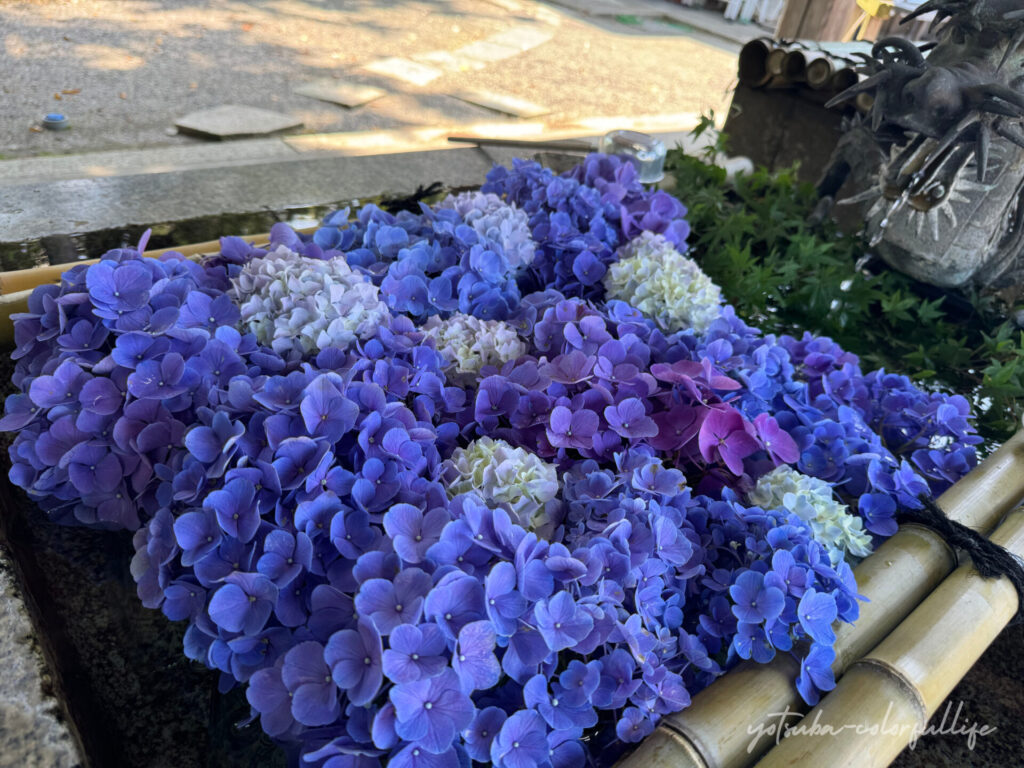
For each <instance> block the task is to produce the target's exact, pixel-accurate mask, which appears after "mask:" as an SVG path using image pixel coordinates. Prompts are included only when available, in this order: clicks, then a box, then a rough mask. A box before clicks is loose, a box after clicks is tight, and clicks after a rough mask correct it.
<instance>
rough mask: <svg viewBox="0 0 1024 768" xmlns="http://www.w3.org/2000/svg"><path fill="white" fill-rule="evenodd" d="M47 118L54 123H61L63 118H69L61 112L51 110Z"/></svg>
mask: <svg viewBox="0 0 1024 768" xmlns="http://www.w3.org/2000/svg"><path fill="white" fill-rule="evenodd" d="M46 119H47V120H49V121H50V122H53V123H59V122H60V121H61V120H66V119H67V118H66V117H64V115H62V114H61V113H60V112H51V113H50V114H48V115H47V116H46Z"/></svg>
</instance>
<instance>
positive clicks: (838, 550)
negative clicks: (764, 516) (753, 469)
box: [749, 466, 871, 565]
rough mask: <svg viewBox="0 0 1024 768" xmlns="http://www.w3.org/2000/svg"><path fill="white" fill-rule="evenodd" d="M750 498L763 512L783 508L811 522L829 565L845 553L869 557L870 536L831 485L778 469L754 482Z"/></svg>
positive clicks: (836, 562)
mask: <svg viewBox="0 0 1024 768" xmlns="http://www.w3.org/2000/svg"><path fill="white" fill-rule="evenodd" d="M749 499H750V502H751V503H752V504H756V505H757V506H759V507H761V508H762V509H780V508H781V509H785V510H786V511H787V512H792V513H793V514H795V515H796V516H797V517H799V518H800V519H801V520H805V521H807V522H808V523H810V525H811V531H812V532H813V534H814V538H815V540H817V541H818V543H820V544H821V545H822V546H823V547H825V549H826V550H827V551H828V555H829V559H830V560H831V561H832V565H838V564H839V562H840V561H841V560H843V559H844V557H845V556H846V553H849V554H851V555H854V556H855V557H867V556H868V555H870V554H871V536H870V535H869V534H868V533H867V531H865V530H864V521H863V520H861V518H860V517H858V516H857V515H853V514H850V512H849V510H848V509H847V507H846V505H845V504H840V503H839V502H838V501H836V499H835V496H834V495H833V494H832V486H830V485H829V484H828V483H826V482H825V481H824V480H820V479H818V478H816V477H809V476H807V475H804V474H801V473H800V472H797V471H796V470H795V469H793V468H791V467H787V466H781V467H777V468H776V469H774V470H772V471H771V472H769V473H768V474H767V475H764V476H763V477H762V478H761V479H760V480H758V481H757V487H756V488H755V489H754V490H753V491H751V492H750V494H749Z"/></svg>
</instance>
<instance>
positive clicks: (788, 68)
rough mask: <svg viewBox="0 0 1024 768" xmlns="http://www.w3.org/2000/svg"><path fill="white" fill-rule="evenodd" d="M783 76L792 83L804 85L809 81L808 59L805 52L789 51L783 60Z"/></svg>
mask: <svg viewBox="0 0 1024 768" xmlns="http://www.w3.org/2000/svg"><path fill="white" fill-rule="evenodd" d="M782 76H783V78H785V80H786V81H787V82H790V83H794V84H796V83H803V82H806V80H807V57H806V56H805V55H804V52H803V51H799V50H796V51H789V52H788V53H787V54H786V57H785V58H784V59H783V60H782Z"/></svg>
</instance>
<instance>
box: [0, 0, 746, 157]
mask: <svg viewBox="0 0 1024 768" xmlns="http://www.w3.org/2000/svg"><path fill="white" fill-rule="evenodd" d="M624 21H625V22H629V21H631V20H630V19H628V18H624ZM514 27H515V28H519V27H526V28H531V29H535V30H541V31H544V32H546V33H550V34H551V35H552V38H551V40H550V41H548V42H546V43H543V44H541V45H539V46H538V47H535V48H533V49H531V50H529V51H526V52H524V53H520V54H518V55H516V56H514V57H512V58H510V59H506V60H504V61H498V62H493V63H489V64H483V65H482V66H481V68H480V69H477V70H473V71H445V72H444V73H443V74H442V75H441V76H440V77H438V78H437V79H436V80H434V81H433V82H431V83H429V84H428V85H426V86H422V87H417V86H413V85H409V84H407V83H403V82H400V81H395V80H390V79H387V78H382V77H380V76H376V75H373V74H372V73H369V72H366V71H362V70H360V67H362V66H363V65H365V64H367V63H369V62H371V61H373V60H375V59H380V58H385V57H390V56H404V57H416V56H420V55H423V54H428V53H432V52H451V51H454V50H456V49H458V48H460V47H461V46H464V45H467V44H471V43H474V42H478V41H482V40H484V39H485V38H488V37H489V36H491V35H493V34H497V33H501V32H505V31H508V30H510V29H512V28H514ZM735 54H736V51H735V50H730V47H729V46H728V45H727V44H723V43H716V42H714V40H713V39H711V38H707V39H698V38H695V37H692V36H688V35H687V34H686V30H684V29H682V28H680V27H679V26H672V25H670V24H668V23H659V22H650V21H646V22H645V23H644V24H643V25H642V26H636V25H634V24H630V23H622V22H616V21H615V20H609V19H604V20H602V21H601V23H600V24H592V23H589V22H588V21H587V20H585V19H583V18H581V17H577V16H574V15H573V14H571V13H570V12H568V11H564V10H562V9H559V8H558V7H557V6H547V5H544V4H541V3H537V2H531V1H530V0H438V1H437V2H423V1H422V0H395V1H394V2H388V3H374V2H367V1H362V0H347V1H346V0H267V1H260V0H250V1H249V2H213V1H210V0H207V1H206V2H202V1H199V2H196V1H189V2H182V0H124V1H123V2H116V3H114V2H109V1H108V0H50V1H44V0H35V1H34V2H29V1H26V0H21V1H20V2H5V3H3V4H0V71H2V72H3V74H4V77H3V79H2V81H0V156H6V157H14V156H26V155H41V154H47V153H64V152H73V151H86V150H100V149H121V148H127V147H140V146H158V145H167V144H186V143H188V142H194V141H197V140H196V139H191V138H188V137H184V136H177V135H173V132H174V129H173V123H174V120H175V119H176V118H178V117H181V116H183V115H185V114H186V113H188V112H191V111H194V110H197V109H201V108H205V107H211V106H216V105H219V104H225V103H234V104H247V105H251V106H258V107H264V108H267V109H273V110H277V111H281V112H285V113H288V114H291V115H294V116H295V117H298V118H300V119H302V120H303V121H304V122H305V129H304V130H305V131H307V132H327V131H353V130H372V129H386V128H397V127H401V126H403V125H436V124H452V123H461V122H479V121H488V120H493V121H496V122H500V121H502V120H512V119H513V118H507V117H503V116H500V115H497V114H496V113H494V112H491V111H488V110H486V109H483V108H480V107H475V106H472V105H469V104H466V103H464V102H462V101H459V100H457V99H455V98H453V97H451V96H450V95H447V94H450V93H451V92H453V91H455V90H458V89H460V88H466V87H472V88H476V89H488V90H492V91H498V92H501V93H504V94H508V95H511V96H516V97H519V98H525V99H529V100H530V101H533V102H536V103H540V104H543V105H545V106H548V107H550V108H551V109H552V110H553V111H552V114H551V115H550V116H548V117H547V118H545V119H546V121H547V122H548V123H549V124H553V125H556V126H557V124H558V123H560V122H570V121H575V120H578V119H580V118H583V117H597V116H611V115H631V114H637V115H639V114H645V115H649V114H663V113H681V112H693V113H697V112H702V111H706V110H708V109H714V110H716V111H718V112H719V113H722V112H724V110H725V108H726V106H727V104H728V101H729V94H728V89H729V87H730V85H731V83H732V81H733V79H734V78H733V75H734V72H735V69H736V63H735ZM319 78H337V79H339V80H345V81H349V82H358V83H367V84H371V85H377V86H380V87H383V88H386V89H387V90H388V91H389V95H388V96H386V97H384V98H382V99H379V100H378V101H375V102H373V103H371V104H368V105H366V106H364V107H361V108H357V109H354V110H347V109H345V108H343V107H338V106H334V105H331V104H326V103H322V102H318V101H315V100H313V99H310V98H307V97H304V96H299V95H297V94H294V93H292V89H293V88H294V87H295V86H297V85H299V84H301V83H303V82H307V81H309V80H313V79H319ZM57 96H59V97H60V98H59V99H58V98H56V97H57ZM51 111H60V112H64V113H65V114H66V115H67V116H68V118H69V120H70V122H71V124H72V128H71V130H69V131H66V132H62V133H52V132H38V131H39V129H38V122H39V121H40V120H41V119H42V116H43V115H44V114H46V113H47V112H51Z"/></svg>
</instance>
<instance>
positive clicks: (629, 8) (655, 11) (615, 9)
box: [551, 0, 664, 18]
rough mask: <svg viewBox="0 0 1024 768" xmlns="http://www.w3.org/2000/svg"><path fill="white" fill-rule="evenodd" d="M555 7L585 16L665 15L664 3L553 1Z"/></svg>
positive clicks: (611, 0) (586, 0)
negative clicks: (558, 6)
mask: <svg viewBox="0 0 1024 768" xmlns="http://www.w3.org/2000/svg"><path fill="white" fill-rule="evenodd" d="M551 2H553V3H554V4H555V5H560V6H562V7H564V8H569V9H571V10H573V11H576V12H577V13H580V14H583V15H584V16H638V17H652V18H656V17H658V16H662V15H664V9H663V8H662V7H661V5H662V3H645V2H641V0H551Z"/></svg>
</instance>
